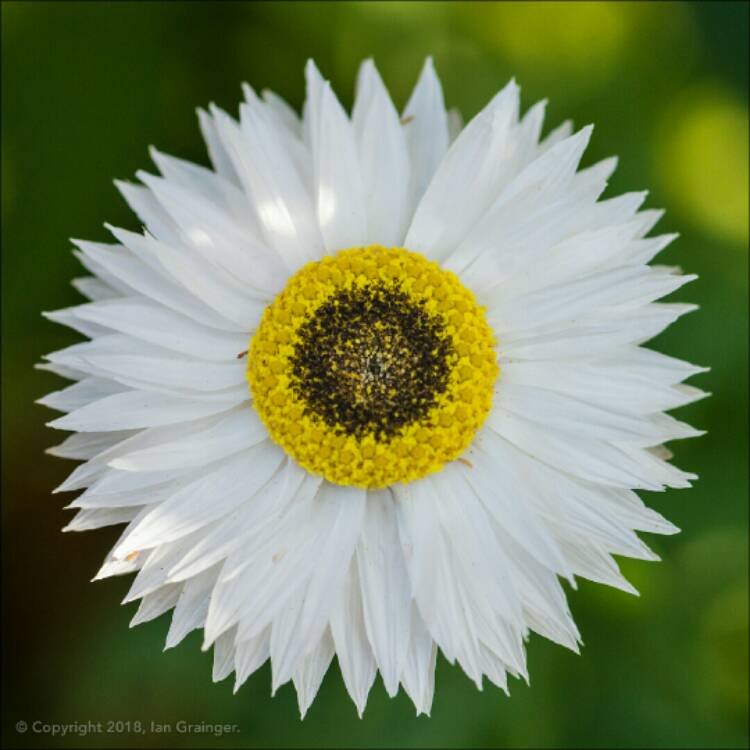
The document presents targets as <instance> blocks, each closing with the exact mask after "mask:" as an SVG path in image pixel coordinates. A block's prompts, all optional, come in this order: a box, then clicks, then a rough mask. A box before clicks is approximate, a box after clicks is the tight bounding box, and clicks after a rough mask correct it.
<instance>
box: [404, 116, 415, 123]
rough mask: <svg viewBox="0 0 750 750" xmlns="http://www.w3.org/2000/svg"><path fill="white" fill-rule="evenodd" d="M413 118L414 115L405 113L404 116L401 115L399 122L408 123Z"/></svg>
mask: <svg viewBox="0 0 750 750" xmlns="http://www.w3.org/2000/svg"><path fill="white" fill-rule="evenodd" d="M413 119H414V115H407V116H406V117H402V118H401V124H402V125H408V124H409V123H410V122H411V121H412V120H413Z"/></svg>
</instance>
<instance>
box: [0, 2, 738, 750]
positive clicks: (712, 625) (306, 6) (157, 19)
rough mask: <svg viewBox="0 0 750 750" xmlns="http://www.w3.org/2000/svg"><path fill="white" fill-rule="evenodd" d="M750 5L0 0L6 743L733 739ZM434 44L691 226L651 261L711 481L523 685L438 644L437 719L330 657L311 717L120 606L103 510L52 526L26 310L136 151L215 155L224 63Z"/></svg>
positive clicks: (287, 74)
mask: <svg viewBox="0 0 750 750" xmlns="http://www.w3.org/2000/svg"><path fill="white" fill-rule="evenodd" d="M747 41H748V5H747V4H746V3H721V2H713V3H696V4H694V3H679V2H665V3H648V2H638V3H625V2H617V3H584V2H575V3H562V2H561V3H558V2H555V3H498V4H494V3H476V4H475V3H468V2H467V3H430V2H418V3H407V2H404V3H400V2H388V3H378V2H367V3H349V2H336V3H318V2H305V3H299V4H297V3H270V4H265V3H253V4H244V3H228V4H223V3H205V4H201V3H143V4H141V3H129V2H117V3H104V2H101V3H72V2H68V3H45V2H33V3H24V2H3V4H2V63H3V65H2V114H3V122H2V125H3V127H2V245H3V254H2V271H3V274H2V313H3V315H2V336H3V355H2V396H3V441H2V457H3V471H2V485H3V499H4V503H3V506H2V511H3V516H2V518H3V532H2V533H3V542H4V545H3V594H2V601H3V638H2V651H3V671H4V676H5V680H4V691H3V704H4V712H3V713H4V720H3V739H2V743H3V746H4V747H25V746H29V747H30V746H39V745H42V746H50V747H102V746H111V747H132V746H147V747H163V746H168V747H217V748H218V747H235V746H236V747H240V746H244V747H293V746H296V747H302V746H305V747H336V746H346V747H352V746H360V747H376V746H383V747H386V746H392V747H405V746H413V747H602V746H608V747H648V746H651V747H655V746H659V747H742V746H744V747H747V743H748V734H747V731H748V730H747V720H748V716H747V711H748V540H747V531H748V528H747V525H748V504H747V497H748V495H747V490H748V486H747V479H748V474H747V448H748V446H747V442H748V441H747V437H748V430H747V427H748V422H747V419H748V417H747V364H748V349H747V334H748V330H747V327H748V305H747V300H748V276H747V271H748V268H747V265H748V249H747V242H748V213H747V212H748V208H747V207H748V102H747V87H748V49H747ZM428 54H431V55H433V56H434V58H435V63H436V66H437V69H438V72H439V74H440V75H441V77H442V80H443V83H444V87H445V94H446V99H447V101H448V103H449V104H450V105H453V106H457V107H459V108H460V109H461V110H462V111H463V113H464V115H465V116H467V117H470V116H472V115H473V114H475V113H476V112H477V111H478V110H479V109H480V108H481V107H482V106H483V105H484V103H485V102H486V101H487V100H488V99H489V98H490V97H491V96H492V95H493V94H494V93H495V92H496V90H497V89H498V88H499V87H500V86H502V85H503V84H504V83H505V82H506V81H507V79H508V78H509V77H510V76H515V77H516V78H517V80H518V81H519V83H520V84H521V86H522V96H523V103H524V107H528V106H530V105H531V104H532V103H533V102H535V101H536V100H538V99H540V98H543V97H548V98H549V100H550V102H549V107H548V118H547V128H548V129H549V128H550V127H551V126H553V125H555V124H557V123H559V121H561V120H562V119H564V118H567V117H572V118H573V119H574V121H575V123H576V125H578V126H582V125H584V124H586V123H588V122H595V123H596V130H595V132H594V137H593V141H592V144H591V147H590V150H589V152H588V153H587V155H586V157H585V160H586V163H590V162H592V161H594V160H596V159H599V158H603V157H605V156H609V155H610V154H612V153H615V154H618V155H619V156H620V158H621V166H620V168H619V169H618V171H617V172H616V174H615V176H614V178H613V180H612V182H611V186H610V188H609V189H608V195H613V194H616V193H619V192H623V191H626V190H637V189H643V188H646V187H648V188H650V189H651V193H650V196H649V199H648V206H649V207H664V208H667V209H668V213H667V215H666V217H665V218H664V219H663V220H662V221H661V223H660V224H659V226H658V230H659V231H663V232H667V231H680V232H681V238H680V239H679V240H678V241H677V242H675V243H674V244H673V245H672V246H670V248H669V249H668V250H667V251H666V252H665V253H664V255H663V257H662V258H661V261H662V262H666V263H668V264H680V265H682V266H683V267H684V268H685V269H686V270H688V271H690V272H696V273H698V274H699V275H700V279H699V280H698V281H696V282H694V283H693V284H691V285H690V286H689V287H687V288H686V289H685V290H684V291H682V292H681V293H679V297H680V298H681V299H683V300H690V301H695V302H699V303H700V304H701V306H702V308H701V310H700V311H699V312H697V313H694V314H692V315H691V316H688V318H687V319H685V320H683V321H681V322H679V323H678V324H677V325H676V326H674V327H673V328H672V329H670V330H669V331H668V332H666V333H665V334H663V335H662V336H661V337H660V339H659V340H657V341H656V342H655V344H654V345H655V346H656V347H658V348H659V349H660V350H662V351H665V352H667V353H669V354H672V355H675V356H678V357H682V358H685V359H688V360H690V361H692V362H696V363H699V364H707V365H711V366H712V368H713V369H712V371H711V372H710V373H708V374H706V375H703V376H700V377H699V378H696V379H695V381H694V382H695V384H696V385H700V386H701V387H703V388H705V389H707V390H710V391H712V392H713V394H714V395H713V397H712V398H710V399H707V400H705V401H702V402H700V403H697V404H695V405H692V406H689V407H686V408H684V409H683V410H682V412H681V413H680V414H679V416H680V417H681V418H683V419H685V420H688V421H690V422H691V423H694V424H696V425H697V426H699V427H702V428H705V429H707V430H708V435H707V436H705V437H704V438H702V439H699V440H694V441H689V442H687V443H683V444H676V446H675V448H674V450H675V453H676V459H675V460H676V462H677V464H678V465H680V466H681V467H683V468H686V469H689V470H691V471H695V472H697V473H698V474H699V475H700V481H699V482H698V483H697V485H696V487H695V488H694V489H693V490H690V491H680V492H667V493H666V494H659V495H652V496H651V497H648V498H647V501H649V502H650V503H652V504H653V505H654V507H656V508H657V509H658V510H660V511H661V512H663V513H665V514H666V515H667V516H668V517H669V518H670V519H672V520H673V521H674V522H675V523H676V524H677V525H678V526H680V527H681V528H682V529H683V533H682V534H680V535H677V536H675V537H669V538H660V537H654V538H650V539H649V540H648V541H649V543H651V544H652V545H653V547H654V548H655V549H656V550H657V551H658V552H659V553H660V554H661V555H662V556H663V558H664V562H662V563H660V564H656V563H645V562H632V561H625V562H624V563H623V568H624V571H625V573H626V574H627V575H628V576H629V577H630V578H631V580H632V581H633V583H634V584H635V585H636V587H637V588H639V590H640V591H641V596H640V598H635V597H630V596H628V595H626V594H623V593H620V592H616V591H610V590H608V589H605V588H604V587H601V586H596V585H593V584H589V583H587V582H581V586H580V589H579V591H578V592H577V593H574V594H572V595H571V605H572V610H573V613H574V615H575V617H576V619H577V621H578V624H579V626H580V629H581V632H582V635H583V639H584V641H585V644H586V646H585V648H584V649H583V652H582V655H581V656H575V655H573V654H572V653H569V652H567V651H565V650H563V649H561V648H559V647H557V646H554V645H552V644H550V643H547V642H546V641H544V640H542V639H541V638H539V637H532V639H531V642H530V644H529V648H528V654H529V666H530V673H531V687H527V686H526V685H525V684H524V683H522V682H518V681H514V682H513V683H512V684H511V698H506V697H505V696H504V695H503V694H501V693H500V692H499V691H498V690H496V689H495V688H493V687H491V686H489V687H486V688H485V690H484V691H483V692H481V693H479V692H477V691H476V689H475V688H474V686H473V685H472V683H470V681H469V680H468V679H467V678H466V677H465V676H464V675H463V674H462V673H461V672H460V670H459V669H458V668H457V667H456V668H453V667H450V666H449V665H448V664H447V663H445V662H444V661H442V660H441V661H440V662H439V664H438V669H437V689H436V697H435V703H434V707H433V715H432V718H431V719H428V718H425V717H421V718H419V719H415V717H414V713H413V708H412V706H411V703H410V702H409V701H408V699H407V698H406V697H405V695H404V694H403V693H400V694H399V696H398V697H397V698H396V699H395V700H390V699H388V698H387V696H386V695H385V691H384V690H383V688H382V685H381V683H380V682H379V681H378V682H377V683H376V685H375V686H374V688H373V691H372V692H371V695H370V701H369V704H368V708H367V711H366V713H365V718H364V719H363V720H362V721H360V720H358V719H357V718H356V713H355V710H354V707H353V705H352V704H351V703H350V702H349V700H348V698H347V696H346V693H345V690H344V688H343V685H342V681H341V678H340V675H339V673H338V668H337V667H336V666H335V665H332V668H331V670H330V672H329V674H328V676H327V678H326V680H325V682H324V684H323V687H322V689H321V691H320V694H319V696H318V698H317V700H316V702H315V703H314V704H313V707H312V709H311V711H310V713H309V714H308V718H307V719H306V720H305V721H304V722H302V723H301V722H300V721H299V718H298V713H297V707H296V701H295V695H294V691H293V689H292V688H291V686H290V685H287V686H285V687H284V688H282V689H281V690H280V692H279V693H278V695H277V696H276V698H274V699H271V697H270V674H269V670H268V667H265V668H264V669H263V670H261V672H260V673H258V674H256V675H254V676H253V677H252V678H251V679H250V681H249V683H247V684H246V685H245V686H244V687H243V688H242V689H241V691H240V692H239V693H238V695H236V696H233V695H232V685H231V680H227V681H225V682H223V683H220V684H216V685H214V684H212V683H211V679H210V673H211V666H210V665H211V655H210V654H206V653H201V651H200V647H199V644H200V639H199V636H198V634H197V633H193V634H192V635H191V636H190V637H188V638H187V640H186V641H185V642H183V644H181V645H180V646H179V647H178V648H176V649H174V650H171V651H168V652H166V653H163V654H162V645H163V639H164V637H165V635H166V631H167V629H168V616H162V617H161V618H159V619H158V620H156V621H153V622H151V623H148V624H146V625H142V626H139V627H138V628H135V629H134V630H132V631H130V630H129V629H128V622H129V620H130V618H131V617H132V615H133V613H134V609H135V605H128V606H127V607H120V606H119V602H120V600H121V599H122V598H123V596H124V595H125V592H126V591H127V589H128V587H129V585H130V579H129V578H119V579H111V580H109V581H106V582H103V583H96V584H93V583H89V582H88V581H89V579H90V578H91V577H92V576H93V574H94V573H95V572H96V570H97V569H98V567H99V565H100V562H101V560H102V559H103V557H104V555H105V553H106V552H107V550H108V549H109V546H110V545H111V544H112V543H113V541H114V539H115V538H116V536H117V534H118V533H119V528H112V529H105V530H100V531H97V532H90V533H86V534H81V535H63V534H61V533H60V528H61V527H62V526H63V525H64V524H65V523H66V522H67V519H68V518H69V517H70V512H69V511H63V510H62V507H63V505H65V504H67V503H68V502H69V501H70V499H71V497H70V496H62V495H54V496H52V495H50V490H51V489H52V488H53V487H55V486H56V485H57V484H59V483H60V482H61V481H62V479H63V478H64V477H65V475H66V473H67V472H68V471H69V470H70V469H71V468H72V465H71V464H70V462H66V461H63V460H60V459H55V458H51V457H49V456H46V455H45V454H44V453H43V451H44V449H45V447H47V446H48V445H50V444H53V443H56V442H59V440H60V439H61V435H60V434H56V433H54V432H53V431H51V430H49V429H47V428H45V427H44V423H45V422H46V421H48V420H49V419H51V418H52V417H53V416H54V415H53V413H52V412H49V411H47V410H46V409H44V408H43V407H41V406H37V405H35V404H34V403H33V402H34V400H35V399H36V398H39V397H40V396H42V395H43V394H45V393H47V392H48V391H50V390H55V389H57V388H59V387H61V383H62V381H60V380H59V379H57V378H55V377H54V376H52V375H50V374H49V373H44V372H40V371H36V370H33V369H32V365H33V363H34V362H37V361H38V360H39V359H40V357H41V355H42V354H44V353H46V352H49V351H52V350H55V349H59V348H61V347H64V346H66V345H68V344H70V343H73V342H74V341H76V340H77V337H76V335H75V334H73V333H71V332H69V331H68V330H67V329H63V328H61V327H59V326H55V325H53V324H51V323H47V322H45V321H44V320H43V319H42V318H41V317H40V312H41V311H42V310H51V309H56V308H60V307H65V306H68V305H72V304H76V303H78V302H79V301H81V300H79V298H78V297H77V295H76V293H75V292H74V291H73V289H72V288H71V287H70V284H69V280H70V279H71V278H72V277H73V276H76V275H81V269H80V268H79V267H78V265H77V263H76V261H75V260H74V258H73V256H72V254H71V252H70V246H69V243H68V241H67V240H68V238H69V237H83V238H86V239H94V240H103V241H109V237H108V235H107V233H106V232H105V230H104V228H103V226H102V224H103V222H105V221H109V222H112V223H114V224H116V225H121V226H125V227H128V228H133V229H135V228H137V222H136V221H135V220H134V217H133V216H132V215H131V214H130V213H129V211H128V209H127V208H126V206H125V205H124V203H123V201H122V200H121V199H120V197H119V195H118V194H117V193H116V191H115V189H114V187H113V186H112V179H113V178H115V177H117V178H126V179H130V178H132V176H133V174H134V172H135V171H136V170H137V169H139V168H143V167H147V168H149V169H151V166H150V163H149V160H148V157H147V153H146V147H147V146H148V145H149V144H154V145H156V146H157V147H158V148H160V149H163V150H165V151H166V152H168V153H173V154H175V155H179V156H182V157H185V158H190V159H193V160H196V161H199V162H202V163H205V161H206V156H205V153H204V150H203V146H202V143H201V139H200V137H199V133H198V128H197V119H196V117H195V107H196V106H199V105H200V106H204V105H206V104H207V103H208V102H210V101H215V102H216V103H217V104H219V105H220V106H222V107H224V108H226V109H228V110H229V111H231V112H233V113H235V112H236V111H237V110H236V107H237V104H238V100H239V98H240V88H239V85H240V83H241V82H242V81H247V82H249V83H250V84H251V85H253V86H254V87H256V88H257V89H260V88H263V87H268V88H271V89H274V90H275V91H277V92H279V93H280V94H282V95H283V96H284V97H286V98H287V99H288V100H289V101H290V102H291V103H293V104H294V105H295V106H296V107H299V105H300V104H301V102H302V97H303V92H304V80H303V65H304V63H305V60H306V59H307V58H308V57H313V58H314V59H315V60H316V61H317V63H318V65H319V66H320V68H321V70H322V71H323V74H324V75H325V76H326V77H328V78H330V79H331V80H332V81H333V83H334V86H335V88H336V89H337V91H338V92H339V94H340V96H341V98H342V100H343V101H344V103H345V104H346V105H347V106H349V105H350V104H351V100H352V86H353V81H354V77H355V73H356V69H357V64H358V62H359V61H360V60H361V59H362V58H363V57H366V56H369V55H372V56H374V58H375V61H376V63H377V65H378V66H379V69H380V71H381V73H382V75H383V77H384V79H385V81H386V83H387V85H388V86H389V87H390V90H391V91H392V94H393V97H394V99H395V101H396V103H397V105H398V106H402V105H403V103H404V102H405V100H406V97H407V96H408V93H409V91H410V88H411V87H412V85H413V83H414V81H415V79H416V77H417V74H418V72H419V69H420V67H421V64H422V61H423V59H424V57H425V56H426V55H428ZM118 719H119V720H123V721H128V720H130V721H134V720H140V721H143V722H146V723H150V722H151V721H152V720H153V721H156V722H160V723H172V724H173V723H175V722H176V721H178V720H179V719H187V720H189V721H193V722H207V723H210V724H218V723H229V724H235V725H237V726H238V728H239V731H238V732H237V733H232V734H229V735H227V736H225V737H215V736H212V735H196V734H179V733H177V732H171V733H167V734H165V735H159V734H153V733H148V734H146V735H136V734H128V733H127V732H126V733H120V734H95V735H90V736H87V737H77V736H73V737H70V736H68V737H67V738H64V739H60V738H57V739H52V738H50V737H49V736H40V735H37V734H34V733H33V732H31V731H29V732H27V733H26V734H19V733H18V732H17V731H16V729H15V724H16V722H18V721H22V720H23V721H27V722H32V721H33V720H42V721H46V722H54V721H57V722H63V723H70V722H73V721H79V722H85V721H88V720H92V721H102V722H106V721H108V720H118Z"/></svg>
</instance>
